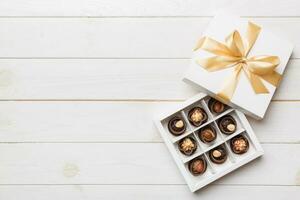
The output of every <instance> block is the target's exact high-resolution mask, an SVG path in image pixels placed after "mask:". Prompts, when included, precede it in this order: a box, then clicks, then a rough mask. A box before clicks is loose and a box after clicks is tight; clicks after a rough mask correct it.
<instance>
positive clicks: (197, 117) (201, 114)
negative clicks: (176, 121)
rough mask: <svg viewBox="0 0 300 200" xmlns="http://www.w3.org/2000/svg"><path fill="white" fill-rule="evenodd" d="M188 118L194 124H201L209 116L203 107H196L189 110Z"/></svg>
mask: <svg viewBox="0 0 300 200" xmlns="http://www.w3.org/2000/svg"><path fill="white" fill-rule="evenodd" d="M188 119H189V121H190V122H191V124H192V125H194V126H200V125H201V124H203V123H205V122H206V121H207V119H208V117H207V114H206V112H205V111H204V110H203V109H202V108H200V107H195V108H193V109H191V110H190V111H189V113H188Z"/></svg>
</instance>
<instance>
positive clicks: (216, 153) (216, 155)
mask: <svg viewBox="0 0 300 200" xmlns="http://www.w3.org/2000/svg"><path fill="white" fill-rule="evenodd" d="M209 159H210V160H211V161H212V162H213V163H216V164H222V163H224V162H225V161H226V159H227V151H226V150H225V148H224V147H223V146H218V147H216V148H215V149H212V150H210V151H209Z"/></svg>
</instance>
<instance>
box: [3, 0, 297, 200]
mask: <svg viewBox="0 0 300 200" xmlns="http://www.w3.org/2000/svg"><path fill="white" fill-rule="evenodd" d="M237 2H239V3H238V4H239V5H238V6H239V10H238V12H239V14H240V15H242V16H244V17H246V18H249V19H251V18H255V20H257V21H259V23H260V24H262V25H264V26H266V27H268V28H270V29H272V30H274V31H275V32H277V33H278V34H285V35H286V36H288V38H289V39H290V40H291V41H292V42H294V43H295V50H294V53H293V56H292V59H291V60H290V63H289V66H288V68H287V71H286V74H285V77H284V80H283V82H282V85H281V87H280V89H279V90H278V91H277V93H276V96H275V97H274V100H273V102H272V103H271V105H270V109H269V112H268V114H267V116H266V117H265V119H264V120H263V121H261V122H257V121H255V120H251V119H249V120H250V123H251V124H252V126H253V128H254V130H255V132H256V133H257V136H258V137H259V139H260V141H261V142H262V145H263V148H264V149H265V156H264V157H263V158H261V159H258V160H256V161H255V162H253V163H251V164H249V165H247V166H245V167H243V168H242V169H240V170H238V171H236V172H234V173H232V174H230V175H228V176H226V177H224V178H222V179H221V180H219V181H217V182H215V183H214V184H212V185H210V186H208V187H206V188H204V189H203V190H201V191H200V192H198V193H195V194H192V193H190V192H189V190H188V188H187V186H186V185H185V182H184V180H183V178H182V177H181V175H180V173H179V171H178V170H177V168H176V166H175V164H174V162H173V161H172V158H171V156H170V155H169V153H168V151H167V149H166V147H165V145H164V144H163V142H162V139H161V138H160V136H159V135H158V133H157V131H156V129H155V127H154V125H153V123H152V115H153V113H155V111H156V110H159V109H162V108H166V107H170V106H172V105H174V104H177V103H179V102H181V101H183V100H184V99H187V98H189V97H190V96H192V95H193V94H195V93H196V91H194V90H193V89H192V88H190V87H189V86H187V85H185V84H184V83H182V82H181V80H180V79H181V75H182V73H183V72H184V71H185V69H186V67H187V66H188V63H189V56H190V54H191V48H192V47H193V45H194V44H195V41H196V39H197V38H198V37H199V36H200V35H201V32H202V31H203V29H204V27H205V25H206V24H207V22H208V21H209V20H210V19H211V16H212V15H213V12H214V11H215V10H216V9H217V8H222V7H224V6H226V5H229V6H233V5H234V3H237ZM243 3H246V4H245V5H247V6H245V5H243ZM235 6H236V5H234V6H233V7H235ZM299 58H300V2H299V1H297V0H284V1H283V0H282V1H279V0H278V1H275V0H265V1H263V0H252V1H250V2H248V3H247V2H246V1H245V0H239V1H233V0H222V1H209V0H152V1H151V0H127V1H123V0H98V1H95V0H27V1H22V0H0V99H1V101H0V142H1V143H0V199H1V200H2V199H3V200H12V199H13V200H17V199H26V200H27V199H29V200H34V199H38V200H52V199H56V200H66V199H72V200H79V199H80V200H81V199H137V200H140V199H151V200H152V199H156V200H158V199H162V200H165V199H166V198H170V197H176V199H201V200H211V199H217V198H222V200H227V199H228V200H232V199H234V198H237V199H249V200H253V199H261V197H262V196H264V197H265V198H266V199H272V200H277V199H288V198H289V199H297V198H299V196H300V131H299V127H300V126H299V123H300V120H299V119H300V117H299V114H300V112H299V111H300V89H299V88H300V79H299V77H300V60H299Z"/></svg>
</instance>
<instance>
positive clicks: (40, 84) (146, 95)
mask: <svg viewBox="0 0 300 200" xmlns="http://www.w3.org/2000/svg"><path fill="white" fill-rule="evenodd" d="M188 65H189V60H188V59H0V99H1V100H10V99H17V100H24V99H48V100H50V99H52V100H53V99H55V100H57V99H98V100H99V99H102V100H103V99H115V100H116V99H119V100H120V99H131V100H137V99H139V100H145V99H146V100H149V99H150V100H184V99H187V98H189V97H191V96H192V95H194V94H196V93H197V91H196V90H194V88H192V87H190V86H189V85H187V84H185V83H183V82H182V81H181V78H182V76H183V74H184V72H185V70H186V69H187V67H188ZM299 65H300V60H299V59H293V60H291V61H290V63H289V66H288V67H287V70H286V73H285V76H284V79H283V82H282V84H281V86H280V88H279V89H278V91H277V93H276V95H275V97H274V99H275V100H300V93H299V92H298V88H299V87H300V81H299V78H298V77H299V76H300V68H299ZM158 88H159V90H158Z"/></svg>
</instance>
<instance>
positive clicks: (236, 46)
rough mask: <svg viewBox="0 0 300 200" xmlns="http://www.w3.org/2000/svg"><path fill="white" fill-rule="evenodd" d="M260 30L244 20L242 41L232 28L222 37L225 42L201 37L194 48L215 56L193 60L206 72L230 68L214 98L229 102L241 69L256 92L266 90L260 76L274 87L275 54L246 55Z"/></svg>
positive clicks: (278, 78)
mask: <svg viewBox="0 0 300 200" xmlns="http://www.w3.org/2000/svg"><path fill="white" fill-rule="evenodd" d="M260 30H261V28H260V27H259V26H258V25H256V24H254V23H251V22H248V27H247V34H246V41H243V40H242V37H241V35H240V33H239V32H238V31H236V30H235V31H233V33H231V34H230V35H229V36H228V37H227V38H226V39H225V44H223V43H220V42H218V41H216V40H214V39H212V38H209V37H203V38H201V39H200V41H199V42H198V44H197V46H196V48H195V49H194V50H195V51H196V50H198V49H202V50H204V51H207V52H210V53H212V54H214V55H215V56H213V57H209V58H204V59H199V60H197V63H198V64H199V65H200V66H201V67H203V68H204V69H206V70H207V71H209V72H213V71H218V70H223V69H226V68H229V67H233V68H234V70H233V73H232V75H231V76H230V77H228V79H227V80H226V81H225V83H224V86H223V88H222V89H221V91H220V92H219V93H218V94H217V98H218V99H220V100H223V101H229V100H230V99H231V98H232V96H233V93H234V91H235V89H236V87H237V84H238V82H239V78H240V75H241V71H243V72H244V73H245V75H246V77H247V78H248V80H249V82H250V84H251V86H252V88H253V90H254V91H255V93H256V94H262V93H269V91H268V89H267V88H266V86H265V85H264V83H263V81H262V79H263V80H265V81H267V82H268V83H270V84H272V85H273V86H275V87H276V86H278V84H279V82H280V80H281V75H280V74H279V73H277V72H276V71H275V70H274V69H275V68H276V67H277V66H278V64H279V62H280V60H279V58H278V57H277V56H267V55H262V56H253V57H248V54H249V52H250V50H251V48H252V46H253V45H254V43H255V41H256V39H257V37H258V35H259V33H260Z"/></svg>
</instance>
